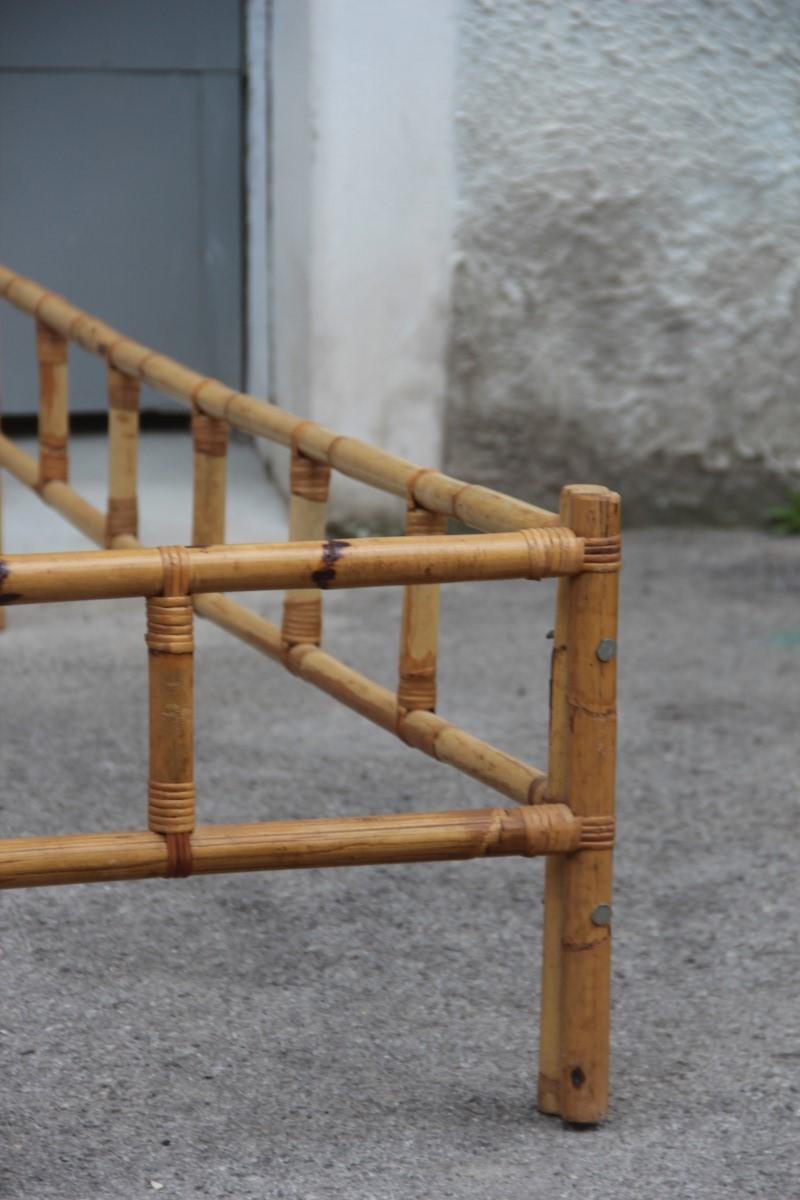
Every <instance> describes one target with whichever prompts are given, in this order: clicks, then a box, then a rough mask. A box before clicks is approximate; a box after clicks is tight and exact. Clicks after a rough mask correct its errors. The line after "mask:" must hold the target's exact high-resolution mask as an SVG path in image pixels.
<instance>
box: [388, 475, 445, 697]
mask: <svg viewBox="0 0 800 1200" xmlns="http://www.w3.org/2000/svg"><path fill="white" fill-rule="evenodd" d="M446 527H447V518H446V517H443V516H441V515H440V514H439V513H432V512H428V511H427V509H424V508H420V507H419V506H418V505H416V504H415V503H414V501H413V498H409V503H408V509H407V511H406V530H405V531H406V534H408V535H410V536H417V535H422V534H442V533H444V532H445V529H446ZM438 640H439V585H438V584H435V583H434V584H430V583H421V584H412V585H411V586H409V587H406V588H405V589H404V591H403V617H402V625H401V630H400V665H399V672H398V674H399V678H398V685H397V703H398V705H399V706H400V708H404V709H405V710H406V711H407V712H413V711H416V710H419V709H422V710H424V711H426V712H435V711H436V651H437V645H438Z"/></svg>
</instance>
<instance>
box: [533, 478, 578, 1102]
mask: <svg viewBox="0 0 800 1200" xmlns="http://www.w3.org/2000/svg"><path fill="white" fill-rule="evenodd" d="M571 494H572V492H571V490H570V489H568V488H564V489H563V491H562V493H561V507H560V517H561V523H562V525H564V526H566V525H567V524H568V522H569V519H570V512H569V498H570V495H571ZM557 588H558V590H557V592H556V612H555V625H554V629H553V649H552V653H551V658H550V730H549V738H548V761H547V784H546V789H545V798H546V799H547V800H548V801H552V800H553V799H555V798H556V797H557V798H558V801H559V803H565V802H566V796H567V758H566V750H567V689H566V670H567V613H568V600H569V586H568V580H567V579H563V578H562V579H559V581H558V584H557ZM563 884H564V859H563V858H562V857H561V855H550V856H548V859H547V862H546V863H545V882H544V927H543V931H542V970H541V998H540V1015H539V1081H538V1093H537V1105H538V1108H539V1111H540V1112H543V1113H549V1114H551V1115H553V1116H557V1115H558V1114H559V1113H560V1112H561V1097H560V1092H561V1086H560V1077H561V1034H560V1028H559V1024H560V1012H561V925H562V909H561V894H562V889H563Z"/></svg>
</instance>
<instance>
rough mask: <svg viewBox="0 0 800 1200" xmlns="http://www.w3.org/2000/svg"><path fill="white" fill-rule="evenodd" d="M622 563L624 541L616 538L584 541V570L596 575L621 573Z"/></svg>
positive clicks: (593, 538)
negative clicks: (613, 572)
mask: <svg viewBox="0 0 800 1200" xmlns="http://www.w3.org/2000/svg"><path fill="white" fill-rule="evenodd" d="M621 563H622V540H621V538H620V537H619V535H617V536H615V537H596V538H595V537H587V538H584V539H583V570H584V571H592V572H595V573H596V574H604V573H608V572H612V571H619V569H620V565H621Z"/></svg>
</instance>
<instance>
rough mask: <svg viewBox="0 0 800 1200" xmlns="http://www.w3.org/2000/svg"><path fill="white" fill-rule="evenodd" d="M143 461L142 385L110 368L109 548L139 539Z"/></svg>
mask: <svg viewBox="0 0 800 1200" xmlns="http://www.w3.org/2000/svg"><path fill="white" fill-rule="evenodd" d="M138 457H139V381H138V379H132V378H131V376H130V375H124V374H123V373H122V371H118V370H117V368H116V367H113V366H111V365H109V367H108V511H107V513H106V546H108V547H109V548H111V547H113V545H114V538H115V537H119V536H121V535H130V536H131V537H138V536H139V508H138V501H137V498H136V478H137V466H138Z"/></svg>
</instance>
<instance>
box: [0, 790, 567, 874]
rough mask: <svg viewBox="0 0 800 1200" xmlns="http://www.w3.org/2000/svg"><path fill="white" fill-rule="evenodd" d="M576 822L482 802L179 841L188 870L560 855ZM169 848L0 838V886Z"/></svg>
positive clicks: (153, 868) (99, 869)
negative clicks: (185, 846) (186, 852)
mask: <svg viewBox="0 0 800 1200" xmlns="http://www.w3.org/2000/svg"><path fill="white" fill-rule="evenodd" d="M580 836H581V824H580V821H577V820H576V819H575V818H574V817H573V816H572V814H571V813H570V811H569V809H568V808H567V807H566V806H565V805H551V804H548V805H540V806H539V807H538V808H511V809H504V808H485V809H473V810H470V811H465V812H438V813H436V812H435V813H400V814H397V815H390V816H378V817H339V818H326V819H322V820H319V819H317V820H306V821H274V822H269V823H265V824H258V825H205V826H200V827H199V828H198V829H196V830H195V831H194V833H192V834H191V835H187V841H188V842H189V845H190V851H191V865H192V874H194V875H216V874H220V873H222V872H230V871H284V870H291V869H296V868H304V867H315V868H319V867H353V866H372V865H378V864H382V863H412V862H444V861H453V860H459V859H473V858H492V857H500V856H508V855H522V856H525V857H533V856H535V855H540V854H553V853H566V852H568V851H569V850H572V849H574V848H575V847H576V846H577V845H578V844H579V841H580ZM170 868H171V864H170V861H169V852H168V846H167V843H166V841H165V839H164V838H162V837H160V836H159V835H158V834H155V833H152V832H134V833H99V834H73V835H67V836H64V837H49V838H48V837H39V838H19V839H16V840H14V841H4V842H0V888H21V887H47V886H52V885H55V884H69V883H96V882H109V881H112V880H134V879H154V878H163V877H165V876H168V875H170V874H171V869H170Z"/></svg>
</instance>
